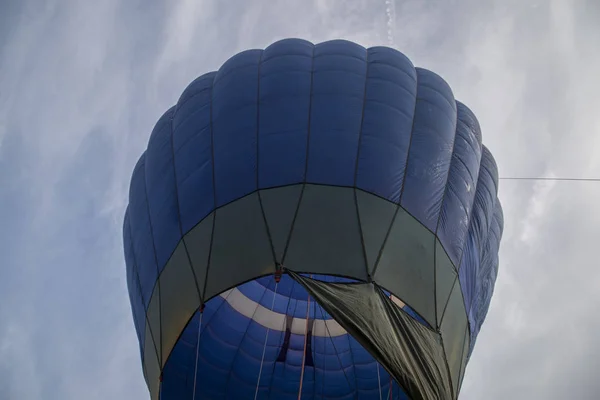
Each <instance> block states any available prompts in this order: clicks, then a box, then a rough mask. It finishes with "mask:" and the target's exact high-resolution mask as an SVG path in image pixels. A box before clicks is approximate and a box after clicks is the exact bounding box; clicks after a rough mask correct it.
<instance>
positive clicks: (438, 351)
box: [288, 271, 462, 400]
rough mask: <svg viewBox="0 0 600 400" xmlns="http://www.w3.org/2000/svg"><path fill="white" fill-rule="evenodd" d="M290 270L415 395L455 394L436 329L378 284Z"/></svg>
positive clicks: (416, 399)
mask: <svg viewBox="0 0 600 400" xmlns="http://www.w3.org/2000/svg"><path fill="white" fill-rule="evenodd" d="M288 273H289V274H290V276H291V277H292V278H293V279H294V280H296V281H297V282H299V283H300V284H302V285H303V286H304V287H305V288H306V290H308V292H309V293H310V294H311V295H312V296H313V297H314V298H315V300H316V301H317V302H318V303H319V304H320V305H321V307H323V308H324V309H325V310H327V312H328V313H329V314H331V315H332V316H333V317H334V318H335V319H336V320H337V321H338V322H339V323H340V324H341V325H342V326H344V327H345V328H346V330H347V331H348V332H349V333H350V334H351V335H352V337H354V339H356V340H357V341H358V342H359V343H361V344H362V345H363V346H364V347H365V349H367V351H369V352H370V353H371V354H372V355H373V356H374V357H375V359H376V360H378V361H379V362H380V363H381V364H382V366H383V367H384V368H385V369H386V370H387V371H389V373H390V374H391V375H392V376H393V377H394V379H396V381H398V382H399V383H400V384H401V385H402V387H403V388H404V389H405V390H406V393H407V394H408V395H409V396H410V397H411V398H412V399H413V400H436V399H439V400H441V399H453V398H455V397H454V395H453V394H452V389H451V385H450V379H449V377H448V375H447V372H446V369H445V367H444V365H445V362H444V355H443V350H442V346H441V343H440V341H439V336H438V335H437V333H435V332H434V331H431V330H429V329H427V328H426V327H424V326H423V325H422V324H419V323H418V322H416V321H414V320H413V319H412V318H410V317H409V316H408V315H406V314H404V313H403V312H402V311H401V309H400V308H399V307H398V306H396V305H395V304H394V303H393V302H392V301H391V300H390V299H389V298H388V297H387V296H385V294H384V293H383V292H382V291H381V290H380V289H379V288H378V287H377V286H375V285H374V284H372V283H367V284H354V285H349V284H340V283H323V282H319V281H316V280H313V279H310V278H306V277H303V276H300V275H298V274H296V273H294V272H292V271H288ZM461 344H462V342H461ZM461 351H462V346H461ZM459 368H460V365H459ZM458 372H459V371H457V373H458Z"/></svg>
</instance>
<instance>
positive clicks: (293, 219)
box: [281, 45, 316, 264]
mask: <svg viewBox="0 0 600 400" xmlns="http://www.w3.org/2000/svg"><path fill="white" fill-rule="evenodd" d="M315 47H316V46H315V45H313V48H312V55H311V57H310V88H309V94H308V118H307V125H308V126H307V132H306V155H305V163H304V182H302V189H300V195H299V197H298V204H297V205H296V211H295V212H294V217H293V218H292V224H291V226H290V233H289V234H288V238H287V241H286V243H285V247H284V250H283V255H282V256H281V264H284V263H285V257H286V256H287V252H288V248H289V246H290V243H291V241H292V234H293V233H294V227H295V225H296V219H297V218H298V212H299V211H300V204H301V203H302V198H303V197H304V190H305V189H306V181H307V175H308V156H309V149H310V131H311V129H310V128H311V118H312V107H313V101H312V100H313V99H312V97H313V80H314V74H315Z"/></svg>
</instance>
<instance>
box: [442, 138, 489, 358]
mask: <svg viewBox="0 0 600 400" xmlns="http://www.w3.org/2000/svg"><path fill="white" fill-rule="evenodd" d="M480 151H481V157H480V158H479V168H478V169H477V182H476V183H475V194H474V196H473V204H472V205H471V213H470V214H469V222H468V226H469V227H468V228H467V234H466V236H465V237H466V238H468V237H469V234H470V232H471V227H472V223H473V215H474V211H475V202H476V199H477V190H478V189H479V182H480V179H481V177H482V175H481V170H482V168H483V169H486V168H485V166H483V165H482V164H483V154H484V147H483V144H482V145H481V150H480ZM482 190H483V189H482ZM492 197H493V196H492ZM496 198H497V194H496ZM495 201H496V200H495V199H494V204H495ZM467 246H468V243H467V241H466V240H465V245H464V246H463V249H462V252H461V255H460V259H459V262H458V265H457V271H456V279H457V280H458V282H459V285H460V266H461V265H462V260H463V257H464V255H465V252H466V251H465V250H466V248H467ZM479 258H480V259H481V256H480V257H479ZM478 262H479V263H481V260H478ZM461 294H462V285H461ZM474 295H475V293H473V296H471V303H472V302H473V299H474ZM462 297H463V305H464V306H465V315H466V317H467V327H468V328H469V348H470V347H471V341H472V340H473V338H472V337H471V320H470V319H469V314H470V311H471V304H469V308H468V309H467V305H466V304H465V301H464V296H462ZM448 301H450V298H449V297H448ZM444 311H445V309H444ZM440 325H441V323H440Z"/></svg>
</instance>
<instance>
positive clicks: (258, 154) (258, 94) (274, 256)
mask: <svg viewBox="0 0 600 400" xmlns="http://www.w3.org/2000/svg"><path fill="white" fill-rule="evenodd" d="M264 54H265V51H264V50H261V53H260V58H259V59H258V68H257V73H256V193H257V194H258V204H259V205H260V212H261V214H262V217H263V221H264V223H265V229H266V230H267V238H268V239H269V245H270V246H271V254H272V255H273V264H274V265H277V255H276V253H275V246H274V245H273V236H272V235H271V229H270V228H269V223H268V222H267V214H266V212H265V207H264V205H263V201H262V195H261V191H260V142H259V141H260V73H261V66H262V62H263V57H264Z"/></svg>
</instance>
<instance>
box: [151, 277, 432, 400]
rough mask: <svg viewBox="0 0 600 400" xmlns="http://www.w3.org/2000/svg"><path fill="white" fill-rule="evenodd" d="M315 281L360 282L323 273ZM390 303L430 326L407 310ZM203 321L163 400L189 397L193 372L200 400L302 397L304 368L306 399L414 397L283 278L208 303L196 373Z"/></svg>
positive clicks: (167, 377) (177, 350)
mask: <svg viewBox="0 0 600 400" xmlns="http://www.w3.org/2000/svg"><path fill="white" fill-rule="evenodd" d="M306 276H308V275H306ZM311 278H313V279H315V280H319V281H322V282H338V283H357V281H355V280H352V279H348V278H343V277H335V276H326V275H311ZM387 295H390V294H389V292H388V293H387ZM392 299H393V300H394V303H395V304H397V305H398V307H401V308H402V310H403V312H405V313H406V314H407V315H409V316H410V317H411V318H414V320H415V321H418V322H419V323H420V324H423V325H424V326H427V323H426V322H425V320H423V319H422V318H421V317H420V316H419V315H418V314H417V313H415V312H414V311H413V310H412V309H411V308H410V307H409V306H408V305H406V304H404V303H402V302H401V301H400V300H399V299H397V298H395V297H393V296H392ZM199 321H200V313H199V312H197V313H196V314H195V315H194V316H193V318H192V319H191V320H190V322H189V323H188V325H187V326H186V328H185V330H184V331H183V333H182V334H181V336H180V338H179V340H178V341H177V343H176V345H175V347H174V349H173V352H172V353H171V355H170V357H169V359H168V360H167V362H166V365H165V368H164V371H163V384H162V391H161V392H162V395H163V396H164V397H165V398H191V397H192V394H193V388H194V371H196V374H195V375H196V376H195V384H196V387H198V388H202V396H203V397H202V398H231V399H254V398H257V399H297V398H298V393H299V391H300V379H301V375H302V365H303V362H304V376H303V383H302V399H332V398H335V399H354V398H356V396H357V395H358V396H359V398H361V396H367V397H368V398H379V397H378V396H379V394H381V398H382V399H397V400H403V399H409V397H408V396H407V395H406V393H405V392H404V391H403V389H402V388H401V386H400V385H399V384H398V383H397V382H396V381H395V379H393V378H392V377H391V376H390V374H389V373H388V372H387V370H386V369H385V368H384V367H382V366H381V365H380V363H379V362H377V361H376V360H375V359H374V358H373V356H372V355H371V354H370V353H369V352H368V351H367V350H366V349H365V348H364V347H363V346H362V345H361V344H359V343H358V342H357V341H356V339H354V338H353V336H352V335H350V334H348V333H347V332H346V330H345V329H344V328H343V327H341V326H340V324H339V323H337V322H336V321H335V320H334V319H333V318H332V317H331V315H330V314H329V313H328V312H327V311H325V310H324V309H323V307H322V306H321V305H319V303H318V302H317V301H315V299H314V298H313V297H312V296H310V295H309V294H308V292H307V290H306V289H305V288H304V287H303V286H302V285H301V284H299V283H298V282H297V281H295V280H294V279H292V278H291V277H290V276H288V275H286V274H284V275H283V276H282V278H281V281H280V282H279V284H276V283H275V280H274V278H273V276H265V277H261V278H259V279H256V280H252V281H250V282H246V283H244V284H242V285H240V286H237V287H235V288H233V289H230V290H227V291H225V292H224V293H221V294H220V295H219V296H216V297H214V298H213V299H211V300H210V301H208V302H207V303H206V307H205V310H204V312H203V315H202V319H201V321H202V327H201V331H200V335H201V336H200V346H199V348H198V354H197V368H196V345H197V341H198V328H199ZM306 332H307V334H305V333H306ZM305 338H306V343H305ZM255 395H256V397H255ZM204 396H206V397H204ZM196 397H197V398H200V397H199V392H198V394H197V396H196Z"/></svg>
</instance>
